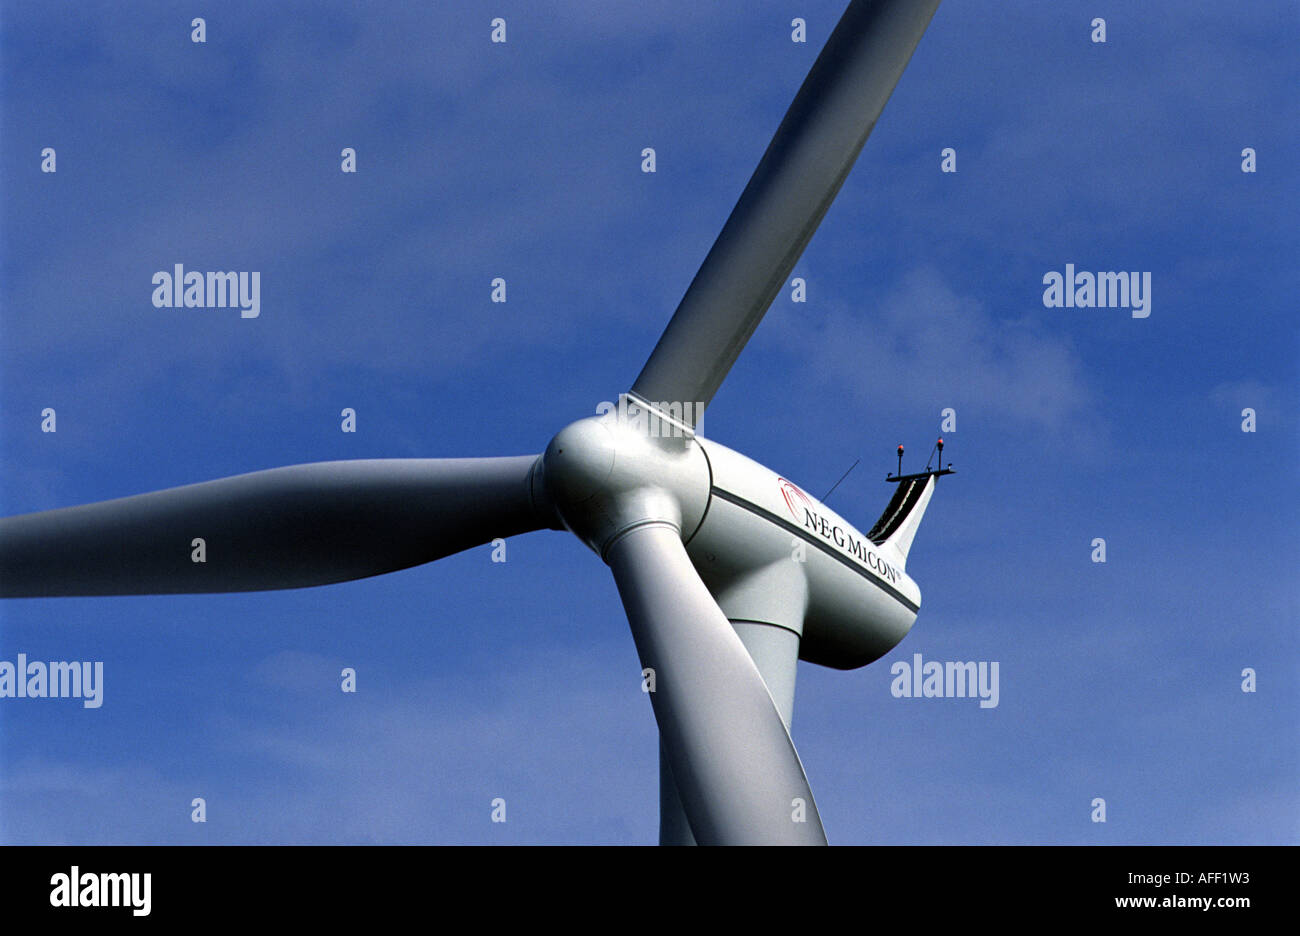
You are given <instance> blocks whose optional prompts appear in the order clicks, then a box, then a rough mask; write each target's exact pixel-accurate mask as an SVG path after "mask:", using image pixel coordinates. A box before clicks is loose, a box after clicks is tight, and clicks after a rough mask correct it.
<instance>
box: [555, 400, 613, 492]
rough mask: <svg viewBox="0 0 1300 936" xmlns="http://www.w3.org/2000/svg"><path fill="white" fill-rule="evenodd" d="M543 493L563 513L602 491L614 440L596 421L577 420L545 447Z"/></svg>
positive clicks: (610, 468) (605, 428) (605, 481)
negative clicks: (544, 490)
mask: <svg viewBox="0 0 1300 936" xmlns="http://www.w3.org/2000/svg"><path fill="white" fill-rule="evenodd" d="M542 470H543V473H544V476H545V479H546V492H547V494H548V495H550V497H551V500H552V501H553V502H554V503H555V504H556V505H557V506H559V507H560V509H561V511H563V509H564V507H566V506H572V505H574V504H580V503H582V502H583V501H585V500H588V499H590V498H591V497H593V496H594V495H595V494H597V493H598V492H599V491H601V490H603V489H604V487H605V485H606V484H607V482H608V481H609V476H610V474H611V473H612V472H613V470H614V437H613V435H612V434H611V432H610V431H609V428H608V427H607V426H606V425H605V424H604V423H603V422H602V421H601V420H600V419H599V418H595V417H592V418H588V419H580V420H578V421H577V422H575V423H571V424H569V425H568V426H565V427H564V428H563V429H561V430H560V432H559V434H558V435H556V436H555V438H553V439H552V440H551V444H550V445H548V446H546V454H545V455H544V456H543V461H542Z"/></svg>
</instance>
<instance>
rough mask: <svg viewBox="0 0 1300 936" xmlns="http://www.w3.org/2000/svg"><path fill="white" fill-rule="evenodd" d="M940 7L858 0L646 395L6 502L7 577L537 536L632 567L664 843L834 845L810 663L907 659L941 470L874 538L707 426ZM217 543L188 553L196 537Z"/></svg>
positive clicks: (365, 564)
mask: <svg viewBox="0 0 1300 936" xmlns="http://www.w3.org/2000/svg"><path fill="white" fill-rule="evenodd" d="M938 3H939V0H853V2H852V3H851V4H850V5H849V7H848V9H847V10H846V12H845V13H844V15H843V17H842V18H841V19H840V22H839V24H838V25H837V26H836V28H835V30H834V32H833V33H832V34H831V37H830V39H829V40H828V41H827V43H826V46H825V48H823V49H822V51H821V54H820V55H819V56H818V58H817V60H816V62H815V63H814V65H813V67H812V69H811V71H810V72H809V74H808V77H807V78H806V79H805V80H804V83H803V86H802V87H801V88H800V90H799V93H798V94H797V96H796V97H795V100H794V102H793V103H792V104H791V106H790V108H789V110H788V111H787V113H786V115H785V118H784V119H783V120H782V122H781V125H780V127H779V128H778V129H777V131H776V135H775V136H774V137H773V139H772V141H771V143H770V144H769V146H768V149H767V152H766V153H765V154H764V155H763V158H762V160H761V161H760V162H759V164H758V168H757V169H756V170H755V172H754V174H753V176H752V177H751V179H750V181H749V184H748V185H747V186H746V188H745V190H744V192H743V194H742V195H741V197H740V201H739V202H738V203H737V204H736V207H735V208H734V209H733V211H732V213H731V216H730V217H729V218H728V220H727V222H726V224H725V225H724V227H723V229H722V232H721V234H719V236H718V239H717V241H716V242H715V243H714V245H713V247H712V249H711V250H710V251H709V253H708V256H707V257H706V258H705V260H704V263H703V265H702V266H701V267H700V270H699V272H698V273H697V274H696V276H695V279H694V280H693V281H692V282H691V284H690V287H689V288H688V289H687V291H686V294H685V296H684V297H683V298H682V301H681V303H680V305H679V306H678V308H677V310H676V312H675V313H674V315H673V317H672V319H671V321H670V322H669V323H668V327H667V328H666V329H665V331H664V333H663V335H662V336H661V337H660V339H659V342H658V344H657V345H656V346H655V348H654V350H653V352H652V353H651V355H650V357H649V359H648V360H647V361H646V364H645V366H644V368H643V369H642V370H641V373H640V375H639V376H638V377H637V378H636V380H635V381H634V382H633V383H632V386H631V389H630V391H629V392H627V393H625V394H622V395H620V398H619V405H618V407H617V408H616V409H615V410H613V411H611V412H608V413H604V414H602V415H600V416H596V417H588V418H585V419H580V420H578V421H577V422H574V423H572V424H570V425H568V426H566V427H565V428H563V429H561V430H560V432H559V433H558V434H557V435H556V436H555V437H554V438H553V439H552V440H551V442H550V444H549V445H548V446H547V448H546V451H545V452H544V453H542V454H541V455H525V456H518V457H504V458H463V459H374V460H356V461H335V462H319V463H314V464H306V465H296V466H292V467H286V468H276V469H271V470H268V471H258V472H254V473H251V474H244V475H238V476H235V477H230V478H223V479H220V480H216V481H208V482H204V483H200V484H193V485H188V486H185V487H178V488H171V489H168V490H164V491H157V492H153V493H148V494H140V495H136V496H133V497H125V498H120V499H117V500H110V501H103V502H100V503H94V504H86V505H82V506H78V507H68V508H63V509H59V510H50V511H45V512H41V513H31V514H24V515H21V516H15V517H9V518H6V519H3V520H0V596H4V597H44V596H70V595H128V594H132V595H139V594H177V593H213V592H240V591H263V590H271V589H283V588H301V587H305V586H311V585H325V584H331V583H336V582H343V581H349V580H353V579H360V578H365V577H368V576H373V575H379V574H381V573H385V572H393V571H396V570H399V569H405V568H409V567H411V566H415V565H419V564H421V563H425V562H429V561H432V560H434V559H438V558H441V557H443V556H447V555H450V554H452V553H456V552H459V551H461V550H464V549H467V548H470V547H472V546H476V545H480V544H483V543H486V542H489V541H490V540H492V539H494V538H496V537H505V536H512V535H515V534H519V533H525V532H529V531H532V530H539V529H553V530H566V529H567V530H569V531H571V532H573V533H574V534H576V535H577V536H578V537H579V538H580V539H582V540H583V542H585V543H586V544H587V545H588V546H589V547H590V548H591V549H592V550H593V551H594V552H595V553H596V554H597V555H598V556H600V557H601V559H602V560H604V561H605V562H606V563H607V564H608V565H609V567H610V570H611V571H612V572H613V575H614V581H615V583H616V584H617V587H618V591H619V595H620V597H621V599H622V602H623V605H624V608H625V610H626V612H627V617H628V622H629V624H630V625H631V629H632V635H633V638H634V640H635V643H636V647H637V652H638V654H639V656H640V658H641V663H642V667H643V677H644V678H645V680H646V682H647V686H648V688H650V689H652V690H653V691H651V692H650V697H651V701H652V704H653V707H654V713H655V718H656V720H657V722H658V725H659V732H660V841H661V842H662V843H665V844H677V843H683V844H684V843H691V842H698V843H701V844H746V843H753V844H825V843H826V836H825V833H824V831H823V828H822V824H821V820H820V817H819V816H818V814H817V808H816V805H815V802H814V800H813V796H812V792H811V789H810V788H809V784H808V779H807V777H806V776H805V773H804V769H803V765H802V764H801V763H800V761H799V755H798V753H797V752H796V750H795V747H794V744H793V742H792V741H791V738H790V733H789V724H790V719H791V715H792V712H793V706H794V682H795V670H796V663H797V660H799V659H804V660H808V661H810V662H813V663H819V664H822V665H825V666H831V667H836V668H840V669H849V668H854V667H858V666H863V665H865V664H867V663H869V662H871V661H873V660H875V659H877V658H879V657H880V656H882V655H883V654H884V653H886V652H888V651H889V650H890V649H891V648H892V647H894V646H895V645H896V644H897V643H898V642H899V641H900V640H901V639H902V638H903V637H904V635H906V634H907V632H908V630H909V629H910V628H911V626H912V624H913V623H914V621H915V620H916V615H917V611H918V609H919V607H920V601H921V595H920V590H919V588H918V587H917V585H916V583H915V582H913V581H912V579H911V578H910V577H909V576H908V575H907V574H906V571H905V568H906V563H907V556H908V552H909V550H910V548H911V545H912V541H913V538H914V536H915V534H916V529H917V526H918V525H919V523H920V521H921V517H922V515H923V514H924V512H925V509H926V507H927V505H928V504H929V501H930V498H931V496H932V494H933V491H934V486H935V483H936V479H937V478H938V477H939V476H940V475H942V474H947V473H949V472H948V470H945V469H943V467H942V463H941V464H940V466H939V468H938V469H937V470H930V469H928V467H927V470H926V471H924V472H920V473H918V474H914V475H902V474H901V468H900V474H899V476H897V477H893V478H891V479H890V480H894V481H897V482H898V489H897V491H896V492H895V494H894V496H893V498H892V499H891V500H890V502H889V504H888V506H887V507H886V509H885V511H884V513H883V514H882V515H881V518H880V520H879V521H878V522H877V523H876V524H875V525H874V526H873V527H872V529H871V530H870V531H869V532H868V533H866V534H863V533H860V532H859V531H858V530H856V529H855V528H854V527H853V526H852V525H851V524H849V523H848V522H847V521H846V520H844V519H843V518H842V517H840V516H839V515H838V514H836V513H835V512H834V511H832V510H830V509H829V508H827V507H826V506H825V505H824V504H822V503H820V502H819V501H818V500H817V499H815V498H813V497H811V496H810V495H808V494H807V493H806V492H804V491H803V490H802V489H800V488H799V487H798V486H797V485H795V484H794V483H793V482H791V481H789V480H787V479H785V478H783V477H781V476H780V475H778V474H777V473H776V472H774V471H771V470H770V469H768V468H766V467H764V466H762V465H760V464H758V463H756V462H754V461H752V460H750V459H749V458H746V457H745V456H744V455H741V454H739V453H738V452H734V451H732V450H731V449H728V448H726V447H725V446H723V445H720V444H718V443H717V442H714V441H712V440H707V439H705V438H703V437H702V436H701V435H700V434H699V433H698V432H697V431H696V426H697V424H698V423H699V421H700V418H701V416H702V414H703V412H704V409H705V408H706V407H707V406H708V404H709V402H710V401H711V400H712V398H713V395H714V394H715V393H716V392H717V390H718V387H719V386H720V385H721V383H722V381H723V379H724V378H725V377H726V375H727V373H728V371H729V370H730V369H731V366H732V364H734V363H735V361H736V358H737V357H738V356H739V354H740V352H741V350H742V349H743V348H744V346H745V343H746V342H747V341H748V339H749V337H750V335H752V334H753V332H754V329H755V328H756V327H757V326H758V323H759V321H760V320H761V319H762V317H763V315H764V314H765V313H766V311H767V309H768V307H769V306H770V305H771V303H772V300H773V298H774V297H775V295H776V293H777V292H778V291H779V290H780V288H781V287H782V285H783V284H784V283H785V281H786V280H787V278H788V277H789V275H790V273H791V272H792V270H793V268H794V265H795V263H796V261H797V260H798V259H799V256H800V255H801V253H802V252H803V249H804V247H805V245H806V244H807V243H808V241H809V239H810V238H811V237H812V235H813V232H814V231H815V230H816V229H817V226H818V224H819V223H820V221H821V219H822V216H823V215H824V214H825V213H826V210H827V209H828V208H829V206H830V204H831V202H832V200H833V199H834V197H835V195H836V193H837V192H838V191H839V188H840V186H841V184H842V183H843V182H844V179H845V177H846V176H847V175H848V172H849V170H850V169H851V168H852V166H853V163H854V162H855V160H856V159H857V156H858V153H859V152H860V151H861V149H862V146H863V144H864V143H865V141H866V138H867V136H868V135H869V134H870V132H871V129H872V127H874V126H875V123H876V120H877V119H878V118H879V116H880V114H881V112H882V111H883V109H884V106H885V103H886V101H887V100H888V98H889V96H890V94H891V93H892V92H893V89H894V86H895V85H896V84H897V82H898V80H899V78H900V76H901V75H902V72H903V69H904V68H905V67H906V65H907V62H908V61H909V59H910V58H911V55H912V52H913V50H914V49H915V48H916V45H917V43H918V42H919V41H920V38H921V35H922V33H923V32H924V31H925V28H926V26H927V25H928V24H929V21H930V19H931V17H932V16H933V14H934V11H935V9H936V8H937V6H938ZM200 539H201V540H202V541H203V544H204V551H205V553H206V555H205V561H202V562H196V561H194V555H193V550H194V546H195V543H196V541H197V540H200Z"/></svg>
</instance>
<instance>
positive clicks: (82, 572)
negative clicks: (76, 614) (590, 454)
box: [0, 456, 558, 597]
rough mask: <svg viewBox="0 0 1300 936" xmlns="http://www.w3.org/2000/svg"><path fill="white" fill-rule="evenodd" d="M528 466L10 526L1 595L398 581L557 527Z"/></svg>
mask: <svg viewBox="0 0 1300 936" xmlns="http://www.w3.org/2000/svg"><path fill="white" fill-rule="evenodd" d="M535 460H536V459H535V457H534V456H519V457H514V458H459V459H374V460H358V461H335V462H318V463H315V464H309V465H295V466H292V467H289V468H275V469H272V470H270V471H258V472H254V473H252V474H244V475H238V476H235V477H231V478H223V479H221V480H218V481H208V482H205V483H202V484H192V485H188V486H186V487H178V488H170V489H168V490H165V491H156V492H154V493H151V494H140V495H137V496H135V497H124V498H120V499H118V500H110V501H102V502H100V503H96V504H86V505H83V506H80V507H67V508H64V509H61V510H49V511H45V512H42V513H31V514H23V515H21V516H17V517H7V518H5V519H3V520H0V596H3V597H44V596H56V595H142V594H179V593H199V592H239V591H264V590H269V589H276V588H301V587H303V586H307V585H325V584H328V583H331V582H343V581H348V580H351V579H358V578H365V577H367V576H371V575H378V574H380V573H383V572H392V571H395V570H397V569H405V568H408V567H410V566H414V565H419V564H420V563H423V562H428V561H430V560H432V559H437V558H440V557H442V556H446V555H450V554H451V553H455V552H459V551H460V550H462V549H467V548H469V547H471V546H475V545H478V544H480V543H485V542H489V541H490V540H492V539H493V538H495V537H507V536H513V535H515V534H517V533H524V532H527V531H529V530H536V529H541V528H544V527H547V526H558V524H556V523H555V522H554V521H552V520H550V519H548V515H547V514H546V513H545V508H544V507H539V506H536V505H535V504H534V502H533V499H532V492H531V475H530V472H531V469H532V465H533V462H534V461H535ZM196 540H202V541H203V542H202V545H201V546H200V545H199V544H196V542H195V541H196ZM197 559H202V561H196V560H197Z"/></svg>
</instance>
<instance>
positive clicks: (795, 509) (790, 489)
mask: <svg viewBox="0 0 1300 936" xmlns="http://www.w3.org/2000/svg"><path fill="white" fill-rule="evenodd" d="M776 480H778V481H780V482H781V496H782V497H784V498H785V506H786V507H788V508H790V516H792V517H794V518H795V519H796V520H800V521H802V520H803V516H802V515H801V514H800V513H799V508H800V507H806V508H807V509H809V510H812V509H813V503H812V499H811V498H810V497H809V496H808V495H807V494H805V493H804V492H803V491H801V490H799V486H798V485H797V484H795V483H794V482H793V481H787V480H786V479H785V478H777V479H776Z"/></svg>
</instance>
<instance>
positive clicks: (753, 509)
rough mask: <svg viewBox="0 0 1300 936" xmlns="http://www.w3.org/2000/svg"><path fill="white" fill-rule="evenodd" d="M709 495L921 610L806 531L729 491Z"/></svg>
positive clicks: (716, 490)
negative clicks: (771, 526)
mask: <svg viewBox="0 0 1300 936" xmlns="http://www.w3.org/2000/svg"><path fill="white" fill-rule="evenodd" d="M709 493H710V494H713V495H716V496H718V497H720V498H722V499H723V500H724V501H727V502H729V503H732V504H735V505H736V506H737V507H741V508H743V509H745V510H748V511H749V512H750V513H752V514H755V515H757V516H759V517H762V518H763V519H764V520H766V521H768V522H769V523H775V524H776V525H777V526H779V527H781V528H782V529H784V530H786V531H788V532H790V533H793V534H794V535H795V536H797V537H799V538H800V539H801V540H803V541H804V542H806V543H811V544H812V545H813V546H816V547H817V548H818V549H820V550H821V551H822V552H824V553H826V555H828V556H830V557H831V558H832V559H837V560H839V561H840V562H841V563H843V565H844V566H845V567H846V568H849V569H852V570H853V571H854V572H856V573H858V575H860V576H862V577H863V578H864V579H866V580H867V581H868V582H870V583H871V584H872V585H875V586H876V587H877V588H879V589H880V590H881V591H883V592H884V593H885V594H887V595H889V596H890V597H891V598H893V599H894V600H895V601H897V602H898V603H899V604H901V605H902V606H903V607H904V608H906V609H907V610H909V611H911V612H912V613H913V614H915V613H917V612H918V611H920V610H921V606H920V605H916V604H913V603H912V602H911V600H910V599H908V597H907V596H906V595H904V594H903V593H902V592H900V591H899V590H898V589H897V588H894V587H893V586H892V585H890V584H889V583H887V582H882V581H881V580H880V579H878V578H877V577H876V576H874V575H872V574H871V573H870V572H868V571H867V570H866V569H864V568H862V566H860V565H858V564H857V563H856V562H854V561H853V560H852V559H850V558H849V557H848V556H846V555H844V554H843V553H841V552H838V551H836V549H835V548H834V547H833V546H831V544H830V543H826V542H823V541H822V540H818V539H813V538H812V536H811V535H810V534H809V533H808V532H807V531H805V530H801V529H799V527H797V526H795V525H794V524H793V523H791V522H790V521H789V520H785V519H783V518H781V517H778V516H777V515H776V514H774V513H772V512H771V511H770V510H765V509H764V508H762V507H760V506H758V505H757V504H751V503H750V502H749V501H747V500H745V499H744V498H743V497H741V496H740V495H738V494H732V493H731V492H730V491H724V490H723V489H722V488H719V487H715V488H711V489H710V490H709ZM865 542H868V543H870V542H871V540H865Z"/></svg>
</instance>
